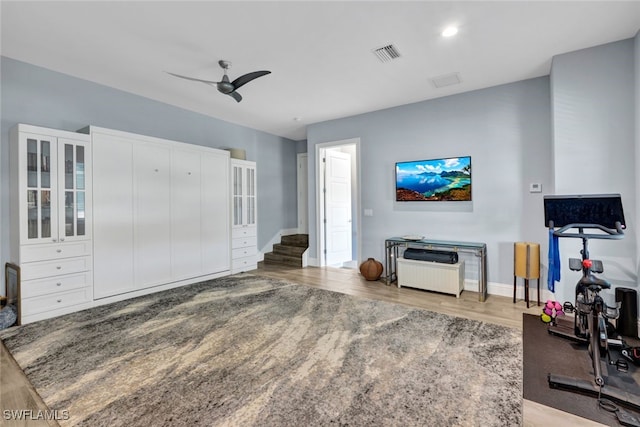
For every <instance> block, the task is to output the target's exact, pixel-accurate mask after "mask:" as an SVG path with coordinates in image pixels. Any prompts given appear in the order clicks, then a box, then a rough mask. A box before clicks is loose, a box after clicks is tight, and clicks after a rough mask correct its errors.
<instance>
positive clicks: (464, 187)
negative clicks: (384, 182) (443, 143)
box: [396, 156, 471, 202]
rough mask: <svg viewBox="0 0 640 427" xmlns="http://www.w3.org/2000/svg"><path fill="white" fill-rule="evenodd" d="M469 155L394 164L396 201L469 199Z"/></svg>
mask: <svg viewBox="0 0 640 427" xmlns="http://www.w3.org/2000/svg"><path fill="white" fill-rule="evenodd" d="M470 200H471V157H469V156H467V157H450V158H444V159H432V160H418V161H411V162H398V163H396V201H398V202H416V201H470Z"/></svg>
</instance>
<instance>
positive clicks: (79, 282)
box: [20, 272, 91, 298]
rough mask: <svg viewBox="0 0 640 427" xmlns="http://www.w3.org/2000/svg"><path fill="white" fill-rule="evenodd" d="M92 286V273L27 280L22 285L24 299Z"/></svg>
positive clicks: (21, 293) (21, 291)
mask: <svg viewBox="0 0 640 427" xmlns="http://www.w3.org/2000/svg"><path fill="white" fill-rule="evenodd" d="M85 286H91V273H89V272H85V273H80V274H69V275H66V276H57V277H48V278H46V279H36V280H25V281H23V282H22V284H21V285H20V295H22V298H32V297H37V296H40V295H47V294H53V293H60V292H66V291H70V290H73V289H79V288H83V287H85Z"/></svg>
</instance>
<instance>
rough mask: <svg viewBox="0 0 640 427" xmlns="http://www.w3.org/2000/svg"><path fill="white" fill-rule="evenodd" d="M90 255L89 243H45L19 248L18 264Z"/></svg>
mask: <svg viewBox="0 0 640 427" xmlns="http://www.w3.org/2000/svg"><path fill="white" fill-rule="evenodd" d="M84 255H91V241H89V240H87V241H86V242H69V243H47V244H44V245H22V246H20V262H21V263H23V262H34V261H43V260H47V259H60V258H71V257H78V256H84Z"/></svg>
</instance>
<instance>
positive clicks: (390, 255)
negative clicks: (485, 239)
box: [384, 237, 487, 302]
mask: <svg viewBox="0 0 640 427" xmlns="http://www.w3.org/2000/svg"><path fill="white" fill-rule="evenodd" d="M409 247H411V248H419V249H442V250H447V251H454V252H466V253H471V254H473V255H475V256H477V257H478V258H480V259H479V262H478V288H479V289H478V291H479V292H478V293H479V295H480V296H479V300H480V302H484V301H485V300H486V299H487V244H486V243H475V242H452V241H449V240H427V239H423V240H407V239H403V238H402V237H391V238H389V239H386V240H385V241H384V249H385V271H386V273H387V285H390V284H391V283H392V282H393V281H395V280H398V276H397V259H398V256H399V249H400V248H409Z"/></svg>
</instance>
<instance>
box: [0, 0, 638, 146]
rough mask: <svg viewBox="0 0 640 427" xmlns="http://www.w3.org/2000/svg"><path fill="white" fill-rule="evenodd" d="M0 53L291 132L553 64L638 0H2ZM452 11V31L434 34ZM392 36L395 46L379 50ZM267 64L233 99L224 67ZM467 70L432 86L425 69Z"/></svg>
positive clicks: (623, 30) (296, 135)
mask: <svg viewBox="0 0 640 427" xmlns="http://www.w3.org/2000/svg"><path fill="white" fill-rule="evenodd" d="M0 13H1V18H2V21H1V22H2V34H1V35H2V45H1V53H2V55H3V56H7V57H10V58H13V59H17V60H20V61H25V62H28V63H31V64H35V65H38V66H42V67H45V68H48V69H51V70H55V71H59V72H62V73H65V74H69V75H72V76H75V77H79V78H82V79H86V80H90V81H93V82H96V83H100V84H103V85H106V86H110V87H114V88H118V89H121V90H124V91H127V92H131V93H135V94H138V95H141V96H144V97H147V98H151V99H155V100H158V101H162V102H165V103H168V104H172V105H176V106H179V107H182V108H185V109H188V110H192V111H196V112H199V113H202V114H206V115H209V116H212V117H216V118H219V119H222V120H226V121H229V122H232V123H237V124H240V125H244V126H248V127H251V128H255V129H260V130H263V131H265V132H269V133H272V134H275V135H280V136H284V137H287V138H291V139H294V140H300V139H305V138H306V130H305V126H306V125H307V124H310V123H316V122H321V121H325V120H330V119H336V118H341V117H346V116H351V115H355V114H360V113H365V112H369V111H374V110H379V109H384V108H389V107H394V106H397V105H402V104H409V103H413V102H418V101H423V100H427V99H432V98H438V97H442V96H446V95H451V94H454V93H460V92H466V91H470V90H475V89H481V88H486V87H490V86H495V85H499V84H503V83H509V82H514V81H518V80H522V79H528V78H532V77H538V76H543V75H547V74H549V70H550V64H551V59H552V57H553V56H554V55H557V54H561V53H565V52H570V51H575V50H578V49H582V48H587V47H592V46H596V45H599V44H603V43H609V42H613V41H617V40H622V39H626V38H631V37H634V36H635V35H636V33H637V31H638V30H639V29H640V1H626V2H616V1H602V2H594V1H569V2H557V1H554V2H551V1H549V2H541V1H535V2H523V1H502V2H485V1H471V2H457V1H446V2H427V1H411V2H400V1H378V2H365V1H348V2H340V1H324V2H307V1H285V2H270V1H257V2H256V1H254V2H248V1H234V2H220V1H196V2H184V1H173V2H168V1H139V2H131V1H116V2H113V1H111V2H96V1H84V2H79V1H67V2H58V1H45V2H30V1H20V2H18V1H16V2H13V1H2V3H1V10H0ZM450 24H456V25H458V26H459V29H460V31H459V33H458V35H457V36H455V37H453V38H448V39H445V38H443V37H441V36H440V32H441V31H442V30H443V29H444V27H446V26H448V25H450ZM389 43H392V44H393V45H395V46H396V47H397V48H398V50H399V52H400V54H401V57H400V58H399V59H396V60H393V61H390V62H386V63H382V62H380V61H379V60H378V59H377V58H376V56H374V54H373V53H372V50H373V49H375V48H378V47H381V46H384V45H387V44H389ZM219 59H226V60H229V61H231V62H232V64H233V65H232V68H231V69H230V71H229V76H230V78H231V79H232V80H233V79H234V78H236V77H238V76H240V75H242V74H245V73H248V72H251V71H256V70H270V71H271V72H272V74H270V75H267V76H265V77H261V78H259V79H257V80H255V81H253V82H251V83H249V84H247V85H246V86H244V87H242V88H241V89H240V90H239V91H238V92H240V93H241V94H242V95H243V97H244V99H243V101H242V102H241V103H236V102H235V101H234V100H233V99H232V98H231V97H229V96H225V95H222V94H220V93H218V92H217V90H216V89H215V88H214V87H211V86H207V85H205V84H201V83H197V82H192V81H187V80H182V79H178V78H175V77H171V76H169V75H168V74H166V73H165V72H164V71H171V72H174V73H177V74H183V75H188V76H193V77H197V78H201V79H206V80H216V81H218V80H220V78H221V77H222V70H221V69H220V68H219V66H218V64H217V62H218V60H219ZM453 72H457V73H460V77H461V79H462V83H460V84H457V85H453V86H447V87H444V88H439V89H438V88H436V87H434V85H433V83H432V82H431V80H430V79H431V78H433V77H438V76H442V75H446V74H449V73H453Z"/></svg>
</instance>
